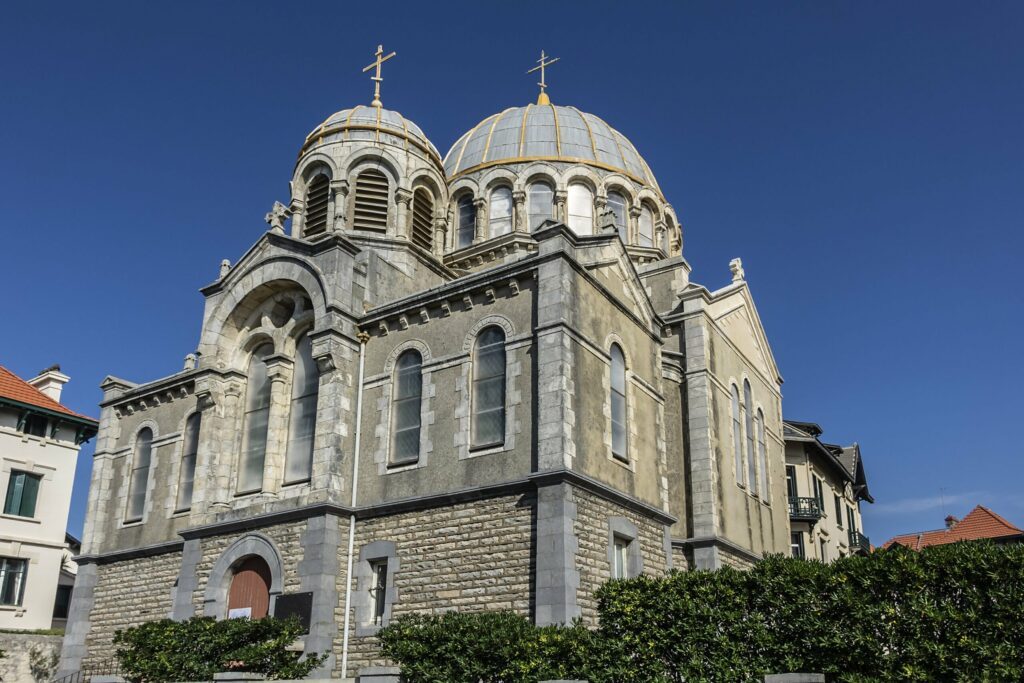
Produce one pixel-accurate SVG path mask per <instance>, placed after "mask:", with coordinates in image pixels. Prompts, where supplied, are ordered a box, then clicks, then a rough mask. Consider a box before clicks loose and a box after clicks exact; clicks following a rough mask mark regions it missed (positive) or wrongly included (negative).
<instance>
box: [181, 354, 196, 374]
mask: <svg viewBox="0 0 1024 683" xmlns="http://www.w3.org/2000/svg"><path fill="white" fill-rule="evenodd" d="M183 369H184V370H195V369H196V354H194V353H190V354H188V355H187V356H185V367H184V368H183Z"/></svg>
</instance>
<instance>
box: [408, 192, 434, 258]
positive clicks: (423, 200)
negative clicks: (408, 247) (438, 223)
mask: <svg viewBox="0 0 1024 683" xmlns="http://www.w3.org/2000/svg"><path fill="white" fill-rule="evenodd" d="M433 222H434V200H433V198H432V197H431V196H430V193H429V192H427V191H426V190H424V189H419V190H416V194H415V195H413V200H412V243H413V244H415V245H416V246H418V247H423V248H424V249H426V250H427V251H430V249H431V247H432V246H433V244H434V240H433V238H432V232H433V229H434V228H433Z"/></svg>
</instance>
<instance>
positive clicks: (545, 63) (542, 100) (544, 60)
mask: <svg viewBox="0 0 1024 683" xmlns="http://www.w3.org/2000/svg"><path fill="white" fill-rule="evenodd" d="M559 59H561V57H555V58H554V59H549V58H548V56H547V55H545V54H544V50H541V51H540V59H538V60H537V64H538V65H539V66H535V67H533V68H532V69H530V70H529V71H527V72H526V73H528V74H532V73H533V72H534V71H540V83H538V84H537V85H539V86H540V95H538V96H537V104H551V99H550V98H549V97H548V94H547V93H546V92H544V90H545V88H547V87H548V84H547V81H545V80H544V69H545V68H546V67H549V66H551V65H552V64H554V63H555V62H557V61H558V60H559Z"/></svg>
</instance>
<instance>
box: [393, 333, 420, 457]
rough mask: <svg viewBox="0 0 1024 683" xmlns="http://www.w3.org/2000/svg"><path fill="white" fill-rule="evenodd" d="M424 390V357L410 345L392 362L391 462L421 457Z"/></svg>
mask: <svg viewBox="0 0 1024 683" xmlns="http://www.w3.org/2000/svg"><path fill="white" fill-rule="evenodd" d="M422 394H423V357H422V356H421V355H420V352H419V351H416V350H414V349H409V350H408V351H405V352H404V353H403V354H402V355H401V356H399V357H398V362H397V363H395V388H394V398H393V400H392V405H391V409H392V412H393V417H392V420H391V432H392V434H393V439H392V443H391V464H393V465H404V464H408V463H411V462H416V461H417V460H418V459H419V457H420V404H421V398H422Z"/></svg>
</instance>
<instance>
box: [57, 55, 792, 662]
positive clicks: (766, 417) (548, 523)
mask: <svg viewBox="0 0 1024 683" xmlns="http://www.w3.org/2000/svg"><path fill="white" fill-rule="evenodd" d="M393 54H394V53H391V54H388V55H385V54H384V51H383V50H382V49H380V48H378V50H377V54H376V59H375V61H374V63H373V64H371V65H370V66H369V67H367V70H370V71H372V72H373V74H374V75H373V80H374V82H375V87H376V93H375V96H374V98H373V101H372V102H371V104H370V105H368V106H367V105H357V106H353V107H351V108H349V109H344V110H342V111H339V112H337V113H334V114H331V115H330V116H328V117H327V118H326V119H325V120H324V121H323V122H322V123H320V124H319V125H317V126H316V127H315V128H313V130H312V132H310V133H309V135H307V136H306V138H305V139H304V140H302V141H301V144H300V145H299V153H298V160H297V162H296V164H295V167H294V170H293V171H292V174H291V182H290V188H291V198H290V201H289V203H288V204H281V203H275V205H274V207H273V209H272V210H271V211H270V212H269V213H268V214H267V217H266V219H267V223H268V225H269V229H268V230H267V231H266V232H264V233H263V234H261V235H259V237H258V238H257V239H256V241H255V243H254V244H253V245H252V246H251V247H250V248H249V249H248V251H246V252H245V253H244V254H242V255H241V257H240V258H239V259H238V260H237V261H236V262H235V263H234V264H231V263H229V262H227V261H224V262H223V263H222V264H221V268H220V273H219V276H218V277H217V279H216V280H215V281H214V282H212V283H211V284H209V285H207V286H206V287H204V288H203V289H202V290H201V291H202V294H203V296H204V297H205V301H206V303H205V310H204V313H203V320H202V326H201V334H200V339H199V346H198V349H197V351H196V352H195V353H193V354H189V356H188V358H187V359H186V362H185V366H184V369H183V370H182V371H181V372H178V373H176V374H174V375H171V376H169V377H164V378H162V379H156V380H152V381H147V382H144V383H136V382H132V381H127V380H123V379H118V378H117V377H114V376H109V377H107V378H106V379H105V380H104V382H103V384H102V389H103V400H102V403H101V413H100V423H99V433H98V436H97V443H96V452H95V457H94V462H93V469H92V479H91V488H90V493H89V502H88V512H87V520H86V525H85V532H84V538H83V554H82V555H81V556H80V557H79V558H78V563H79V566H80V569H79V573H78V580H77V586H76V589H75V592H74V598H73V601H72V606H71V613H70V615H69V621H68V627H67V633H66V637H65V644H64V650H63V656H62V660H61V666H60V668H61V671H62V672H65V673H66V672H73V671H78V670H80V669H82V668H83V667H86V666H88V665H90V664H95V663H96V662H99V661H101V660H106V659H109V658H110V657H112V655H113V649H112V645H111V640H112V637H113V634H114V632H115V630H117V629H121V628H125V627H128V626H132V625H135V624H138V623H141V622H144V621H149V620H154V619H160V618H165V617H172V618H174V619H185V618H188V617H191V616H193V615H210V616H214V617H217V618H229V617H246V616H248V617H253V618H257V617H262V616H265V615H267V614H275V615H281V614H297V615H299V616H300V617H301V618H302V619H303V621H304V623H306V624H308V634H307V635H305V636H304V648H305V650H306V651H307V652H318V653H320V652H329V653H330V656H329V658H328V659H327V661H326V662H325V664H324V665H323V667H322V669H321V670H319V671H318V672H315V673H314V674H313V675H312V677H314V678H316V677H321V678H326V677H334V678H349V679H358V680H362V681H392V680H397V677H396V674H397V670H396V669H394V668H392V667H390V666H389V663H388V662H386V661H384V660H383V659H382V658H381V656H380V654H379V647H378V640H377V636H376V634H377V632H378V631H379V629H380V628H381V627H382V626H384V625H386V624H388V623H389V621H390V620H391V619H393V618H395V617H397V616H399V615H402V614H406V613H410V612H423V611H426V612H440V611H444V610H449V609H459V610H497V609H512V610H516V611H519V612H521V613H522V614H524V615H527V616H529V617H530V618H532V619H533V620H535V621H536V623H538V624H554V623H565V622H569V621H571V620H572V619H574V618H576V617H581V618H582V619H583V620H584V621H589V622H593V621H594V620H595V618H596V602H595V598H594V592H595V590H596V589H597V588H598V587H599V586H600V585H601V584H603V583H604V582H605V581H607V580H609V579H610V578H613V577H631V576H635V575H638V574H640V573H648V574H653V575H660V574H664V573H665V572H668V571H669V570H671V569H679V570H689V569H707V568H716V567H721V566H723V565H731V566H737V567H745V566H750V565H751V564H752V563H754V562H756V561H757V560H758V559H759V558H761V557H762V556H763V555H764V554H766V553H783V552H785V553H788V552H789V543H790V535H789V534H790V520H789V511H788V507H787V499H786V470H785V443H784V436H783V424H782V407H781V393H780V385H781V382H782V380H781V378H780V376H779V371H778V368H777V367H776V365H775V362H774V359H773V357H772V352H771V350H770V347H769V344H768V341H767V339H766V337H765V333H764V330H763V327H762V325H761V322H760V320H759V318H758V314H757V311H756V309H755V307H754V303H753V299H752V297H751V292H750V289H749V287H748V285H747V283H746V281H745V279H744V274H743V269H742V267H741V264H740V263H739V261H738V260H736V261H733V262H732V263H731V264H730V266H731V271H732V275H731V281H729V282H728V283H727V284H726V285H725V286H723V287H719V288H714V289H712V288H708V287H705V286H703V285H701V284H698V283H696V282H693V281H691V279H690V265H689V263H688V262H687V261H686V259H685V258H684V256H683V244H684V242H683V234H682V228H681V223H680V221H679V218H678V217H677V215H676V211H675V210H674V209H673V207H672V204H671V203H670V202H669V198H668V197H667V196H666V194H665V192H664V191H663V189H662V188H661V187H660V186H659V184H658V182H657V179H656V178H655V176H654V173H653V172H652V170H651V168H650V167H649V166H648V165H647V163H646V162H645V161H644V159H643V157H642V156H641V155H640V153H639V151H638V150H637V149H636V148H635V147H634V146H633V144H632V143H631V142H630V141H629V139H628V138H627V137H626V136H625V135H623V134H622V133H621V132H619V131H618V130H617V129H615V128H613V127H612V126H611V125H609V124H608V123H606V122H605V121H604V120H602V119H601V118H599V117H598V116H596V115H594V114H590V113H587V112H583V111H580V110H579V109H577V108H575V107H572V106H567V105H562V104H555V103H553V102H552V101H551V100H550V99H549V97H548V94H547V93H546V90H545V87H546V83H545V78H544V69H545V68H546V67H548V66H550V64H552V63H553V62H554V61H555V60H550V59H549V58H547V57H546V56H544V55H543V54H542V57H541V60H540V62H539V66H538V67H537V68H538V69H540V70H541V83H540V85H541V93H540V96H539V98H538V99H537V101H536V102H533V103H528V104H525V106H516V107H511V108H508V109H505V110H503V111H500V112H498V113H495V114H493V115H492V116H489V117H487V118H485V119H484V120H482V121H480V122H479V123H477V124H476V125H473V126H472V127H471V128H469V130H468V131H467V132H466V133H465V134H464V135H462V136H461V137H460V138H459V139H458V140H456V141H455V142H454V144H452V146H451V148H450V149H449V150H448V152H447V153H446V154H443V155H442V154H441V153H440V151H439V150H438V149H437V148H436V147H435V146H434V144H433V143H432V142H431V141H430V139H429V138H428V137H427V136H426V135H425V134H424V132H423V131H422V130H421V129H420V128H419V127H418V126H417V125H416V124H415V123H414V122H412V121H410V120H408V119H406V118H405V117H403V116H402V115H401V114H399V113H398V112H396V111H391V110H388V109H386V108H384V106H383V105H382V103H381V99H380V85H381V69H382V65H383V63H384V62H386V61H387V60H388V59H389V58H390V57H391V56H393ZM623 123H624V124H625V125H628V122H623ZM722 270H723V271H724V267H723V269H722ZM725 279H726V278H723V280H725Z"/></svg>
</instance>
